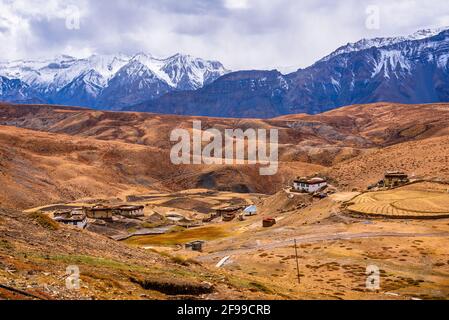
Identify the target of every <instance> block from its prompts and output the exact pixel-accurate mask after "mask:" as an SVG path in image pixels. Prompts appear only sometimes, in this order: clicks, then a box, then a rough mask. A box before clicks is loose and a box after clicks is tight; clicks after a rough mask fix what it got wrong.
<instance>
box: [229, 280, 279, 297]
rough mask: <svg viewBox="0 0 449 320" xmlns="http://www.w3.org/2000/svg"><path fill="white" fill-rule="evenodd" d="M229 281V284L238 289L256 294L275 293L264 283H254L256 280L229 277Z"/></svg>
mask: <svg viewBox="0 0 449 320" xmlns="http://www.w3.org/2000/svg"><path fill="white" fill-rule="evenodd" d="M227 280H228V281H229V283H230V284H231V285H232V286H234V287H237V288H246V289H248V290H250V291H253V292H256V291H259V292H263V293H266V294H273V293H274V291H273V290H271V289H270V288H268V287H267V286H266V285H264V284H263V283H260V282H258V281H254V280H247V279H242V278H239V277H235V276H232V277H228V278H227Z"/></svg>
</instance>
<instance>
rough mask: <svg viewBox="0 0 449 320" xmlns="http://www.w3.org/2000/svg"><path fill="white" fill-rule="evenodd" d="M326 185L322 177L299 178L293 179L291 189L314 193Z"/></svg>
mask: <svg viewBox="0 0 449 320" xmlns="http://www.w3.org/2000/svg"><path fill="white" fill-rule="evenodd" d="M324 187H327V181H326V180H324V179H322V178H318V177H316V178H312V179H307V178H300V179H296V180H295V181H293V190H295V191H298V192H307V193H315V192H317V191H320V190H322V189H323V188H324Z"/></svg>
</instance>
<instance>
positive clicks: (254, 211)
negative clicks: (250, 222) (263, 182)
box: [243, 205, 257, 216]
mask: <svg viewBox="0 0 449 320" xmlns="http://www.w3.org/2000/svg"><path fill="white" fill-rule="evenodd" d="M243 213H244V215H245V216H255V215H256V214H257V207H256V206H255V205H252V206H249V207H247V208H245V210H243Z"/></svg>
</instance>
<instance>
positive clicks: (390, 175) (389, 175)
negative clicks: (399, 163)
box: [383, 171, 410, 188]
mask: <svg viewBox="0 0 449 320" xmlns="http://www.w3.org/2000/svg"><path fill="white" fill-rule="evenodd" d="M383 182H384V187H386V188H394V187H399V186H401V185H404V184H406V183H409V182H410V180H409V178H408V175H407V174H406V173H404V172H401V171H387V172H386V173H385V177H384V181H383Z"/></svg>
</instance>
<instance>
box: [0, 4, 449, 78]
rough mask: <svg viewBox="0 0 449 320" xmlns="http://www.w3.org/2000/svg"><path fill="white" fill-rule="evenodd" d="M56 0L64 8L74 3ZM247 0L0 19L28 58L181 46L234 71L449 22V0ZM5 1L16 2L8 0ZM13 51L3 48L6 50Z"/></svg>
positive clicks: (100, 7)
mask: <svg viewBox="0 0 449 320" xmlns="http://www.w3.org/2000/svg"><path fill="white" fill-rule="evenodd" d="M55 1H58V2H59V6H58V7H60V8H63V7H64V6H67V5H69V4H74V3H75V2H72V1H65V0H55ZM246 1H247V4H248V7H247V8H244V9H231V8H229V7H227V6H226V5H225V0H182V1H180V0H150V1H148V0H145V1H144V0H127V1H125V0H115V1H110V0H82V1H80V2H79V4H77V5H79V6H80V9H81V12H82V13H83V16H82V20H81V28H80V30H68V29H67V28H65V21H64V19H63V18H61V17H60V16H58V17H56V18H53V17H52V15H51V14H50V15H49V13H48V12H42V13H41V15H39V14H36V13H33V14H26V13H21V12H20V10H16V11H14V14H16V15H18V17H19V18H21V19H24V20H26V21H27V24H28V26H29V28H28V29H24V30H22V29H18V30H19V31H17V32H16V34H15V35H10V36H8V35H9V34H12V31H11V30H9V29H10V28H12V26H11V25H9V24H2V23H1V21H2V18H3V19H6V18H5V17H3V15H6V14H4V13H2V12H0V36H1V37H2V41H3V42H4V43H5V45H6V46H14V50H11V52H14V54H15V55H22V56H26V57H29V56H30V55H33V54H35V55H37V54H39V56H42V55H57V54H76V52H81V51H83V50H84V49H86V50H87V51H89V52H97V53H118V52H123V53H128V54H132V53H136V52H140V51H145V52H148V53H152V54H154V55H159V56H169V55H172V54H174V53H176V52H183V53H187V54H192V55H195V56H200V57H204V58H208V59H216V60H220V61H222V62H223V63H224V64H225V65H226V67H228V68H231V69H234V70H235V69H262V68H263V69H273V68H276V67H283V66H297V67H305V66H307V65H310V64H312V63H313V62H314V61H316V60H318V59H319V58H321V57H323V56H324V55H327V54H328V53H330V52H331V51H332V50H334V49H336V48H337V47H339V46H341V45H344V44H346V43H348V42H352V41H357V40H359V39H360V38H362V37H376V36H390V35H403V34H408V33H411V32H413V31H415V30H417V29H419V28H422V27H437V26H439V25H437V24H441V23H444V22H445V21H447V22H448V24H449V18H448V17H449V7H448V6H447V0H433V1H431V2H429V1H425V0H414V1H411V0H396V1H390V0H358V1H356V0H342V1H328V0H302V1H297V0H246ZM8 3H9V4H8ZM2 4H3V5H5V4H6V5H11V6H12V2H6V1H5V0H0V5H2ZM372 4H375V5H376V4H377V5H378V6H379V8H380V9H381V28H380V29H379V30H369V29H367V28H366V27H365V20H366V13H365V9H366V7H367V6H368V5H372ZM43 11H44V9H43ZM48 16H49V17H48ZM56 16H57V15H56ZM9 18H10V17H9ZM9 18H8V19H9ZM8 30H9V31H8ZM2 32H3V33H2ZM8 41H9V42H8ZM67 48H69V49H67ZM67 50H69V51H67ZM70 50H73V51H74V52H70ZM9 52H10V51H6V50H4V51H2V50H1V48H0V54H1V55H7V54H10V53H9ZM2 58H5V57H3V56H0V59H2ZM7 58H12V57H7Z"/></svg>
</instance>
